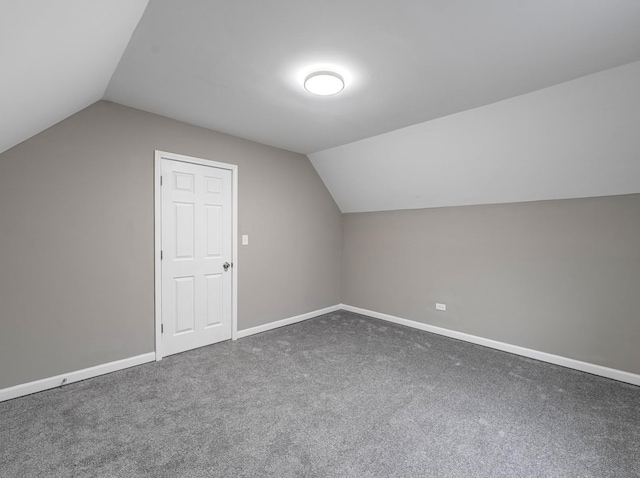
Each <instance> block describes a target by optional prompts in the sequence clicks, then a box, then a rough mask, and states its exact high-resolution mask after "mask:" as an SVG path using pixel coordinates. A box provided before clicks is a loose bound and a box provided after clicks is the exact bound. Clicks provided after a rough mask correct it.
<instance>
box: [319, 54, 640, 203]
mask: <svg viewBox="0 0 640 478" xmlns="http://www.w3.org/2000/svg"><path fill="white" fill-rule="evenodd" d="M639 127H640V61H639V62H635V63H631V64H629V65H625V66H622V67H618V68H614V69H610V70H607V71H604V72H600V73H596V74H594V75H590V76H586V77H583V78H579V79H577V80H573V81H570V82H567V83H563V84H560V85H556V86H553V87H550V88H546V89H543V90H539V91H536V92H533V93H529V94H526V95H522V96H518V97H516V98H511V99H507V100H504V101H501V102H498V103H494V104H491V105H488V106H482V107H480V108H476V109H473V110H469V111H464V112H461V113H457V114H454V115H451V116H447V117H444V118H439V119H436V120H432V121H428V122H425V123H421V124H417V125H413V126H409V127H406V128H403V129H400V130H396V131H393V132H390V133H387V134H383V135H379V136H376V137H373V138H369V139H365V140H361V141H357V142H354V143H351V144H348V145H344V146H339V147H336V148H332V149H328V150H325V151H321V152H318V153H314V154H311V155H309V158H310V159H311V162H312V163H313V165H314V166H315V168H316V170H317V171H318V172H319V174H320V176H321V177H322V179H323V181H324V183H325V184H326V185H327V188H328V189H329V191H330V192H331V194H332V195H333V197H334V199H335V200H336V202H337V203H338V206H339V207H340V209H341V210H342V212H363V211H381V210H392V209H417V208H427V207H440V206H460V205H472V204H492V203H505V202H520V201H535V200H543V199H564V198H576V197H594V196H608V195H617V194H630V193H640V134H639V132H640V129H639Z"/></svg>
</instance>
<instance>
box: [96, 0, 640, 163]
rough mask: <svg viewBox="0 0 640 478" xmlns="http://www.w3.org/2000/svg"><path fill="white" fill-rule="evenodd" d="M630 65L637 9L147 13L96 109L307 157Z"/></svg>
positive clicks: (203, 9)
mask: <svg viewBox="0 0 640 478" xmlns="http://www.w3.org/2000/svg"><path fill="white" fill-rule="evenodd" d="M637 60H640V1H638V0H607V1H603V0H535V1H533V0H532V1H528V0H486V1H485V0H483V1H478V0H429V1H417V0H394V1H390V0H348V1H345V0H323V1H310V0H300V1H291V0H270V1H248V0H237V1H211V0H181V1H179V2H178V1H174V0H154V1H152V2H151V3H150V5H149V8H148V9H147V12H146V13H145V15H144V17H143V19H142V21H141V22H140V25H139V27H138V29H137V31H136V32H135V34H134V36H133V37H132V40H131V43H130V45H129V47H128V48H127V50H126V52H125V54H124V56H123V58H122V61H121V62H120V65H119V66H118V69H117V71H116V73H115V74H114V76H113V79H112V81H111V83H110V85H109V88H108V90H107V93H106V98H107V99H109V100H112V101H115V102H117V103H122V104H125V105H128V106H132V107H135V108H140V109H143V110H146V111H151V112H154V113H159V114H162V115H165V116H169V117H171V118H176V119H179V120H183V121H186V122H189V123H193V124H196V125H199V126H204V127H207V128H211V129H215V130H219V131H223V132H226V133H230V134H234V135H237V136H241V137H244V138H249V139H252V140H255V141H258V142H261V143H265V144H269V145H273V146H277V147H281V148H284V149H289V150H292V151H297V152H301V153H305V154H306V153H311V152H316V151H320V150H324V149H327V148H330V147H334V146H338V145H342V144H346V143H350V142H353V141H356V140H360V139H363V138H368V137H371V136H374V135H377V134H381V133H386V132H389V131H392V130H395V129H398V128H401V127H405V126H408V125H412V124H416V123H420V122H424V121H427V120H430V119H434V118H439V117H442V116H445V115H449V114H452V113H456V112H460V111H464V110H467V109H470V108H475V107H478V106H482V105H486V104H490V103H493V102H496V101H499V100H503V99H505V98H510V97H513V96H517V95H521V94H524V93H528V92H531V91H535V90H538V89H541V88H544V87H548V86H551V85H554V84H558V83H561V82H564V81H567V80H571V79H575V78H578V77H581V76H584V75H587V74H591V73H594V72H597V71H601V70H605V69H608V68H612V67H616V66H620V65H623V64H626V63H630V62H632V61H637ZM323 64H335V65H338V66H339V67H341V68H343V69H345V70H346V72H347V87H346V89H345V90H344V91H343V92H342V93H341V94H339V95H336V96H334V97H328V98H327V97H325V98H320V97H315V96H312V95H310V94H308V93H306V92H305V91H304V89H303V88H302V85H301V79H300V74H301V72H302V71H304V70H305V68H306V67H312V66H313V65H323Z"/></svg>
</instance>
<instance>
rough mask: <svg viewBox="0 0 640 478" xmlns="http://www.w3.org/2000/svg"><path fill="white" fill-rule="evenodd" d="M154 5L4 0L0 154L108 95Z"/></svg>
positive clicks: (118, 0) (0, 14)
mask: <svg viewBox="0 0 640 478" xmlns="http://www.w3.org/2000/svg"><path fill="white" fill-rule="evenodd" d="M147 2H148V0H109V1H105V0H65V1H64V2H52V1H51V0H1V1H0V61H1V62H0V65H1V68H2V69H1V71H0V153H1V152H3V151H6V150H7V149H9V148H11V147H13V146H15V145H16V144H18V143H20V142H22V141H24V140H25V139H27V138H29V137H31V136H33V135H35V134H37V133H39V132H41V131H42V130H44V129H46V128H48V127H49V126H52V125H54V124H55V123H57V122H59V121H61V120H63V119H65V118H66V117H68V116H70V115H72V114H74V113H76V112H78V111H80V110H81V109H83V108H85V107H87V106H89V105H90V104H92V103H94V102H96V101H98V100H100V99H101V98H102V97H103V95H104V91H105V89H106V87H107V84H108V83H109V80H110V79H111V75H112V74H113V71H114V70H115V67H116V65H117V64H118V61H119V60H120V57H121V56H122V53H123V52H124V49H125V48H126V46H127V44H128V42H129V39H130V38H131V34H132V33H133V30H134V28H135V27H136V25H137V24H138V21H139V20H140V17H141V16H142V13H143V12H144V9H145V7H146V6H147Z"/></svg>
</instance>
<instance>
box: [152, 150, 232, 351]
mask: <svg viewBox="0 0 640 478" xmlns="http://www.w3.org/2000/svg"><path fill="white" fill-rule="evenodd" d="M163 159H170V160H172V161H181V162H183V163H191V164H199V165H202V166H211V167H214V168H220V169H228V170H230V171H231V184H232V192H231V201H232V205H231V211H232V212H231V215H232V217H233V226H232V231H231V234H232V238H231V241H232V242H231V243H232V244H233V247H232V250H233V252H232V258H233V259H232V261H233V267H232V268H231V274H232V278H231V291H232V299H231V301H232V304H231V339H232V340H236V339H237V338H238V166H237V165H235V164H227V163H220V162H217V161H209V160H208V159H200V158H193V157H191V156H184V155H182V154H175V153H167V152H165V151H158V150H156V152H155V162H154V171H153V175H154V178H153V190H154V199H153V202H154V209H155V220H154V223H155V225H154V230H155V233H154V234H155V248H154V263H155V272H154V274H155V340H156V361H159V360H162V260H161V257H160V251H162V189H161V187H162V185H161V176H162V160H163Z"/></svg>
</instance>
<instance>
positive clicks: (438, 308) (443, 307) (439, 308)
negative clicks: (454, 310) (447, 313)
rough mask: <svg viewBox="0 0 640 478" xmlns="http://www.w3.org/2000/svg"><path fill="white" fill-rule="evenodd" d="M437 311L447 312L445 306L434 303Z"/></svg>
mask: <svg viewBox="0 0 640 478" xmlns="http://www.w3.org/2000/svg"><path fill="white" fill-rule="evenodd" d="M436 309H437V310H447V304H438V303H436Z"/></svg>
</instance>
